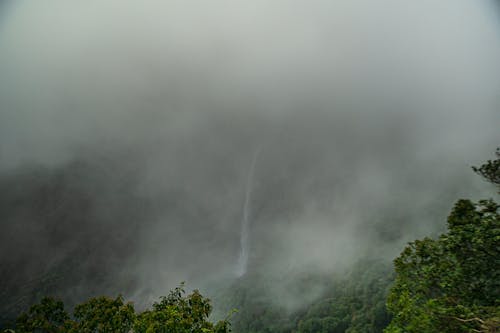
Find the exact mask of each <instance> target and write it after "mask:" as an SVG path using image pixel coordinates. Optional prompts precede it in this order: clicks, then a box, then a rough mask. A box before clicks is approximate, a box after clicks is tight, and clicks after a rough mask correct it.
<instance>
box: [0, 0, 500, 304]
mask: <svg viewBox="0 0 500 333" xmlns="http://www.w3.org/2000/svg"><path fill="white" fill-rule="evenodd" d="M496 5H497V3H495V2H494V1H466V0H447V1H439V2H436V1H430V0H428V1H427V0H426V1H423V0H420V1H412V2H410V1H396V0H387V1H382V2H372V1H368V0H366V1H362V0H356V1H307V2H306V1H273V2H272V3H270V2H268V1H222V0H217V1H211V2H203V1H185V0H184V1H153V0H146V1H140V2H132V1H117V0H105V1H82V2H76V1H65V0H59V1H56V0H50V1H43V2H42V1H15V2H14V1H11V2H9V1H7V2H5V1H4V2H3V3H2V4H0V11H1V13H0V181H1V184H2V188H3V189H2V192H3V193H2V194H1V206H0V215H1V218H2V219H1V222H0V223H1V224H2V226H1V227H2V230H3V232H2V233H1V234H2V236H0V240H1V241H0V247H1V252H0V255H1V257H0V259H1V263H2V266H3V267H2V274H3V279H4V280H6V279H7V280H8V281H10V282H9V283H6V284H4V285H6V286H8V287H6V288H8V290H7V289H6V290H3V291H2V295H11V294H13V295H14V294H15V295H17V294H16V291H13V290H14V289H13V288H12V286H13V285H16V283H19V281H20V280H21V281H23V282H22V283H23V285H29V286H31V285H32V284H34V285H33V286H32V287H28V289H29V288H33V289H36V288H37V283H36V282H30V281H32V280H33V279H35V280H36V279H37V277H46V276H48V275H49V276H52V275H51V274H52V273H53V272H64V271H66V270H67V271H70V272H71V271H72V272H73V273H68V276H71V278H67V279H65V280H64V279H63V280H64V281H63V282H61V283H60V284H59V285H58V286H57V287H54V286H52V287H47V288H48V289H49V290H51V291H52V292H55V293H58V294H60V295H62V296H64V297H68V298H73V299H80V298H82V297H84V296H87V295H89V294H93V293H115V292H121V293H125V295H127V296H130V297H136V298H138V297H139V298H148V297H152V296H157V295H161V294H164V293H165V292H166V290H168V289H169V288H172V287H174V286H175V285H177V284H178V283H179V282H180V281H187V282H188V285H189V286H190V287H201V288H206V289H210V288H211V287H210V286H213V285H214V284H217V281H219V282H220V281H227V280H231V279H236V278H237V275H238V273H237V272H238V271H241V269H240V268H238V265H240V263H239V258H240V250H241V248H242V244H241V243H240V237H241V234H242V231H241V227H242V226H243V225H244V223H242V219H244V218H246V219H247V221H246V222H245V223H247V227H248V234H247V236H246V237H248V239H247V240H246V241H245V242H247V243H248V244H247V243H245V244H247V245H245V246H247V247H248V260H247V262H248V267H247V268H246V269H245V270H244V271H245V272H246V274H248V275H252V274H261V275H266V276H272V277H277V278H279V277H281V276H291V275H293V274H299V273H302V272H316V273H318V274H328V273H331V272H335V271H338V270H342V269H344V268H345V267H348V266H349V265H350V264H352V263H353V262H355V261H356V260H359V259H360V258H365V257H367V256H370V257H377V258H385V259H387V260H390V259H391V258H392V257H394V256H395V255H397V254H398V253H399V251H401V249H402V245H403V244H405V242H407V241H410V240H413V239H415V238H417V237H423V236H426V235H435V234H436V233H438V232H440V231H442V230H443V229H444V227H445V217H446V215H447V212H448V211H449V209H450V207H451V206H452V205H453V202H454V201H455V200H456V199H458V198H460V197H474V198H476V197H484V196H486V197H487V196H489V195H490V194H489V193H490V192H491V191H490V190H489V188H488V186H487V185H486V184H484V183H482V181H481V180H480V179H479V178H478V177H477V176H475V175H474V174H473V173H472V172H471V170H470V167H471V166H472V165H477V164H480V163H481V162H482V161H484V160H485V159H487V158H489V157H490V156H491V153H492V152H493V151H494V150H495V148H496V147H497V146H498V144H499V136H498V124H499V123H500V119H499V109H500V97H499V96H500V61H498V59H500V29H499V28H500V27H499V23H500V20H499V16H498V10H497V9H498V8H495V6H496ZM256 151H259V157H258V159H256V160H255V154H256V153H255V152H256ZM253 161H254V162H253ZM253 163H255V165H254V166H253V167H252V164H253ZM251 169H254V170H251ZM250 173H251V174H252V177H249V176H248V175H249V174H250ZM250 178H251V184H248V179H250ZM249 186H251V189H252V190H251V191H249V190H248V187H249ZM249 195H250V197H249ZM245 209H249V211H247V212H245ZM245 214H246V217H245ZM75 272H78V274H76V273H75ZM71 274H73V275H71ZM74 275H76V276H74ZM101 275H102V277H101ZM12 276H16V281H11V280H12ZM9 279H10V280H9ZM23 279H24V280H23ZM56 280H57V279H56ZM57 281H59V280H57ZM117 281H119V282H117ZM30 283H31V284H30ZM51 288H52V289H51ZM54 290H55V291H54Z"/></svg>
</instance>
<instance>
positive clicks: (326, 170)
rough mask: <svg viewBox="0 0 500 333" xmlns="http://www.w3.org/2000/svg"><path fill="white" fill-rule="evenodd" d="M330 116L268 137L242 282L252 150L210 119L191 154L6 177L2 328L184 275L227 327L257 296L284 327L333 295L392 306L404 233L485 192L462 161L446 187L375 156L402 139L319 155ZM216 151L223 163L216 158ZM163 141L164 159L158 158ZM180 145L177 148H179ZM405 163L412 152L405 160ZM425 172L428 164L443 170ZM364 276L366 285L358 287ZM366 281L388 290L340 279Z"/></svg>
mask: <svg viewBox="0 0 500 333" xmlns="http://www.w3.org/2000/svg"><path fill="white" fill-rule="evenodd" d="M323 120H324V122H323V123H322V124H318V126H317V127H316V130H315V131H314V133H312V132H308V133H307V135H308V137H306V138H305V139H304V137H305V135H306V133H302V132H301V130H302V129H301V127H302V126H303V125H307V123H305V122H302V123H301V124H300V126H296V127H295V128H293V127H290V128H292V129H293V135H291V134H290V133H287V134H283V136H282V137H275V134H274V133H272V134H269V136H268V138H267V140H266V143H267V145H266V146H265V149H262V148H261V149H262V151H261V153H260V154H259V158H258V160H257V161H256V164H255V171H254V172H255V175H254V179H253V182H254V184H252V186H253V190H252V193H251V198H249V201H250V202H251V206H250V208H249V210H250V211H249V221H250V226H249V233H250V234H249V235H248V237H249V252H250V255H249V260H248V268H247V273H246V275H245V276H243V277H238V272H237V270H238V257H239V254H240V251H241V244H240V239H241V230H240V228H241V224H240V222H241V219H242V214H243V208H244V207H243V205H244V201H245V195H246V193H245V192H246V189H245V187H246V186H248V184H247V174H248V171H249V170H248V169H249V167H250V164H251V163H252V159H253V155H254V150H253V147H255V144H254V143H253V142H251V143H247V142H245V141H244V140H243V139H242V142H241V143H240V144H239V145H237V146H236V147H233V146H231V145H224V143H227V142H230V141H231V140H234V137H233V135H234V133H233V129H231V130H230V131H229V133H227V132H225V131H224V127H223V126H222V125H219V124H217V126H215V125H214V127H215V128H218V126H221V128H222V130H218V131H215V130H213V129H210V130H209V129H206V128H205V129H203V130H200V131H196V132H194V133H193V134H191V133H190V135H191V137H189V138H186V139H185V140H186V141H187V142H192V143H191V145H192V148H191V149H192V150H189V149H186V144H185V143H184V142H181V143H179V142H166V143H163V142H151V143H148V144H146V143H144V145H140V146H139V147H140V148H137V149H134V148H130V147H129V148H128V149H126V150H125V149H122V148H116V149H109V148H108V150H107V151H105V150H104V149H103V150H102V151H89V150H85V149H83V148H82V149H81V150H80V153H79V154H80V156H81V157H80V158H79V159H75V160H74V161H69V162H67V163H65V164H62V165H60V166H58V167H55V168H54V167H47V166H43V165H31V166H23V167H20V168H17V169H15V170H9V171H5V172H3V173H2V177H1V180H0V183H1V187H2V188H3V189H4V191H3V192H2V194H1V202H2V209H1V214H2V215H1V218H2V221H4V226H3V229H2V230H3V232H2V233H1V242H0V244H1V246H2V251H1V254H2V267H1V268H2V271H1V278H2V286H3V288H2V295H3V297H4V299H5V300H6V302H5V303H3V307H2V309H1V311H0V312H1V313H2V320H3V321H4V322H5V323H6V322H8V321H9V320H12V319H13V318H15V316H16V315H17V314H19V313H20V312H21V311H23V310H24V309H26V307H27V306H29V305H30V304H32V303H33V302H35V301H36V300H38V299H39V298H40V297H41V296H43V295H53V296H57V297H61V298H62V299H64V300H65V302H66V303H68V304H76V303H78V302H80V301H81V300H83V299H86V298H88V297H90V296H96V295H103V294H104V295H115V294H119V293H122V294H124V295H125V296H127V297H131V298H135V299H139V301H138V302H137V303H136V304H137V305H138V306H139V307H140V306H141V304H143V305H142V306H146V305H147V304H148V303H149V302H150V300H152V299H153V298H154V297H156V296H157V295H158V294H159V293H162V292H165V290H168V289H169V288H172V286H175V285H176V284H177V283H178V282H179V281H188V282H189V284H190V285H195V286H200V287H201V288H202V289H203V290H206V292H207V293H208V295H210V297H211V298H213V299H214V305H215V310H216V312H215V315H220V316H221V317H223V315H224V314H226V313H227V312H228V311H230V310H231V309H232V308H237V309H239V312H238V313H237V314H235V315H234V325H235V326H234V327H235V328H237V327H240V328H241V329H242V331H246V330H247V329H250V327H251V325H250V324H248V323H246V324H245V320H248V319H245V311H246V309H252V308H254V307H255V306H257V305H256V304H259V302H265V303H267V304H268V305H269V311H271V313H273V312H272V311H278V315H279V318H281V319H280V320H281V322H289V323H290V325H292V324H293V323H294V322H295V324H297V323H298V321H299V319H298V318H305V317H306V316H307V309H308V307H309V306H312V307H314V306H315V304H317V303H318V302H319V303H321V302H323V300H328V299H337V297H338V298H342V299H348V301H346V302H347V303H348V304H350V303H354V300H352V299H353V298H359V299H361V300H360V301H358V303H357V304H358V305H357V306H358V307H359V308H358V310H356V311H357V312H360V311H361V312H363V313H365V312H364V311H365V310H360V309H364V305H363V302H365V301H366V300H370V298H369V297H376V298H375V299H374V300H373V301H369V302H373V303H376V304H379V306H380V304H385V292H384V290H386V289H387V286H388V285H389V283H390V276H391V272H390V271H391V270H390V267H389V266H390V260H391V259H392V257H393V256H395V255H396V254H397V253H398V252H399V251H400V249H401V246H402V245H403V244H404V243H405V242H406V241H409V240H411V239H412V237H415V236H416V235H417V236H418V235H426V234H429V233H431V234H433V233H436V232H438V231H440V230H442V228H443V223H442V222H443V221H444V219H445V216H446V214H447V211H448V210H449V207H450V205H451V203H452V202H453V200H455V199H456V198H458V197H460V196H461V195H462V193H464V192H465V191H467V188H470V187H471V186H472V187H474V186H476V187H477V188H478V189H479V188H482V184H481V182H480V181H478V182H475V180H476V177H474V175H471V177H469V174H472V173H471V172H470V170H469V167H468V166H467V165H464V166H462V167H461V168H457V170H455V171H454V172H450V171H451V170H450V169H446V172H444V171H445V170H444V169H443V171H442V173H439V175H435V176H434V177H439V181H441V182H443V183H444V184H449V185H448V186H444V185H443V186H442V187H441V188H439V189H436V188H434V184H435V182H436V179H432V177H433V176H432V175H429V174H421V173H420V168H417V167H416V166H415V167H412V168H409V169H403V168H401V167H400V165H401V164H402V163H406V162H407V161H401V160H399V159H400V158H402V156H403V155H404V154H403V153H402V155H399V156H398V158H396V159H395V158H394V156H393V155H391V154H389V152H387V153H386V154H384V153H383V148H384V147H385V146H386V145H387V144H388V141H390V140H393V139H392V136H393V135H397V133H398V132H395V133H392V132H390V131H385V130H384V131H381V132H380V133H377V134H378V136H377V140H378V142H377V141H375V140H372V141H371V144H370V145H366V147H365V146H364V145H363V144H361V142H360V143H359V146H357V147H356V148H355V149H354V151H356V152H357V153H353V151H351V148H352V146H350V147H349V149H347V150H346V149H345V148H344V149H343V150H342V148H343V147H342V146H338V148H337V149H333V148H332V147H331V146H333V144H332V145H330V144H324V145H323V146H322V145H320V142H330V141H328V140H327V138H328V137H332V136H335V135H334V134H332V133H330V129H331V127H332V126H335V125H334V124H333V123H331V124H325V122H326V121H327V118H326V120H325V119H323ZM247 124H248V122H247V123H246V125H247ZM309 125H310V126H312V124H309ZM256 127H258V126H256ZM290 131H291V130H290ZM206 135H210V138H211V140H212V141H209V140H206ZM346 136H347V137H345V138H344V139H345V140H351V144H352V145H355V144H356V140H359V141H365V140H364V139H362V138H360V137H362V136H363V134H362V133H361V134H360V133H358V132H355V131H353V132H352V134H347V135H346ZM349 136H351V137H349ZM261 138H262V136H261ZM331 141H332V142H334V141H335V139H333V138H332V139H331ZM178 145H179V146H178ZM214 146H216V147H217V149H218V151H219V155H217V154H215V153H211V152H212V151H216V149H215V148H214ZM244 146H247V147H248V148H247V149H245V150H244V151H240V150H239V148H241V147H244ZM143 147H147V148H146V149H144V148H143ZM158 147H162V148H163V151H164V153H163V154H158V155H156V156H153V155H151V154H150V150H154V151H158V152H159V151H160V150H159V148H158ZM234 148H238V150H234ZM184 149H185V150H184ZM179 150H182V154H181V153H178V154H175V155H173V154H172V151H174V152H177V151H179ZM224 150H226V151H225V152H223V153H221V152H222V151H224ZM374 150H376V151H378V152H379V153H378V154H377V155H376V156H374V155H373V153H372V151H374ZM170 154H172V155H170ZM145 155H146V156H149V157H147V158H145V157H144V156H145ZM172 156H175V157H176V158H172ZM304 156H308V158H307V159H306V160H304V159H303V157H304ZM406 158H407V159H408V160H410V159H411V158H412V156H411V153H410V152H409V156H408V157H406ZM414 163H422V162H419V161H415V162H414ZM434 163H435V162H433V163H431V164H432V165H433V166H432V167H428V170H436V169H435V168H434ZM354 165H356V166H358V167H357V168H354V167H351V166H354ZM433 168H434V169H433ZM460 169H462V170H460ZM330 170H338V171H336V172H335V173H330ZM462 171H464V173H463V174H462ZM398 177H399V179H398ZM444 177H448V178H447V179H448V180H446V178H444ZM391 179H392V180H391ZM186 180H189V181H186ZM365 182H367V184H369V187H365V185H364V184H365ZM391 184H392V185H391ZM403 184H405V185H404V186H403ZM379 193H380V194H381V195H379ZM478 193H479V192H478ZM409 197H411V198H412V200H409ZM363 260H368V261H366V262H365V264H363V263H364V261H363ZM372 261H373V262H374V263H373V264H366V263H370V262H372ZM360 262H361V263H360ZM379 266H380V267H379ZM355 267H357V268H355ZM369 267H374V268H369ZM384 267H386V268H385V269H384ZM353 269H356V271H357V272H358V273H352V270H353ZM360 270H361V271H363V270H366V272H364V273H363V272H362V273H359V272H360ZM379 270H382V272H383V274H380V273H377V272H378V271H379ZM372 271H373V273H371V272H372ZM349 272H351V273H349ZM349 274H350V275H349ZM384 274H385V275H384ZM372 275H373V276H374V277H371V276H372ZM346 276H354V277H346ZM364 276H365V277H364ZM358 279H360V280H361V279H363V281H364V282H359V285H358V284H357V282H358V281H357V280H358ZM379 279H382V281H384V282H378V281H379ZM373 283H375V284H376V285H377V284H378V285H380V286H381V287H380V288H378V289H376V290H374V291H373V292H374V293H375V295H376V296H369V297H368V296H365V294H366V292H364V291H361V292H359V291H352V292H351V293H350V294H346V292H345V290H343V289H345V288H344V287H343V284H352V286H351V287H349V288H350V289H352V290H356V289H359V288H361V289H362V288H373V287H370V285H371V284H373ZM367 297H368V298H367ZM259 299H260V301H259ZM359 302H361V303H359ZM261 305H262V304H261ZM261 305H259V306H261ZM370 309H372V308H370ZM370 311H371V310H370ZM249 313H251V311H250V312H249ZM346 313H349V314H352V313H351V310H349V311H347V312H346ZM293 316H295V317H296V318H297V319H295V321H294V319H293ZM386 316H387V314H386V313H385V312H384V311H382V313H381V314H379V319H370V320H381V321H382V322H383V323H386V320H387V317H386ZM349 318H350V317H349ZM380 318H381V319H380ZM346 320H347V319H346ZM265 322H266V321H264V323H265ZM348 322H349V325H350V319H349V321H348ZM255 323H257V322H255ZM363 324H364V323H363ZM238 325H240V326H238ZM245 325H246V326H245ZM249 325H250V326H249ZM346 325H347V321H346ZM245 327H246V328H245ZM380 327H382V326H380ZM249 331H251V329H250V330H249Z"/></svg>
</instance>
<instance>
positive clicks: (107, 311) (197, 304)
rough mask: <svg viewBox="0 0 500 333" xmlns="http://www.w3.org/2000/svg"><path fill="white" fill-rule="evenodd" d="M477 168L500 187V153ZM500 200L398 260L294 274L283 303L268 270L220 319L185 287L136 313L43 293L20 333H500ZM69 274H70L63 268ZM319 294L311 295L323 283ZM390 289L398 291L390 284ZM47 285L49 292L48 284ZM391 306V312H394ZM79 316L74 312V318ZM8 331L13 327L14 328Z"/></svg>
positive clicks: (463, 206)
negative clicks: (70, 304) (67, 305)
mask: <svg viewBox="0 0 500 333" xmlns="http://www.w3.org/2000/svg"><path fill="white" fill-rule="evenodd" d="M474 171H476V173H478V174H480V175H481V176H483V177H484V178H485V179H486V180H487V181H489V182H491V183H493V184H495V185H496V186H497V187H498V189H500V181H499V177H500V152H499V151H497V159H496V160H493V161H491V160H490V161H488V162H487V163H485V164H483V165H482V166H481V167H478V168H476V167H474ZM499 207H500V206H499V205H498V204H497V203H496V202H495V201H493V200H492V199H489V200H482V201H479V202H478V203H473V202H471V201H470V200H465V199H463V200H459V201H458V202H457V203H456V204H455V207H454V208H453V210H452V212H451V213H450V215H449V217H448V224H447V227H448V230H447V232H446V233H444V234H442V235H441V236H440V237H439V238H437V239H432V238H424V239H423V240H416V241H414V242H411V243H410V244H409V245H408V246H407V247H406V248H405V249H404V250H403V252H402V253H401V255H400V256H399V257H398V258H396V259H395V260H394V268H395V274H394V273H393V267H392V266H389V265H387V263H386V262H384V261H380V260H379V261H377V260H364V261H360V262H358V263H357V264H355V265H353V266H352V267H351V268H350V269H349V270H348V271H346V272H344V273H342V274H336V275H331V276H325V275H316V274H314V273H313V272H311V273H303V274H302V276H300V277H299V278H298V279H297V277H295V279H294V283H293V286H294V288H295V289H287V290H286V294H283V295H281V297H283V298H287V297H290V295H292V294H294V295H293V296H291V297H290V299H295V300H297V299H302V300H303V302H302V303H300V302H299V303H295V304H290V302H287V301H284V302H283V301H282V300H276V299H273V297H276V294H273V293H272V290H271V289H268V286H276V285H278V284H280V283H281V284H284V285H286V284H287V283H288V282H289V281H287V280H288V279H289V277H288V276H286V275H284V276H282V277H281V280H280V281H276V280H274V281H273V280H271V279H270V278H269V277H266V276H255V275H246V276H244V277H242V278H240V279H238V280H236V281H234V282H232V284H231V285H229V286H226V287H225V288H224V289H222V290H219V293H218V294H217V296H216V298H215V300H216V302H218V303H219V310H218V311H219V313H218V314H215V317H222V320H221V321H219V322H218V323H217V324H212V323H211V322H210V321H208V318H209V315H210V313H211V312H212V305H211V304H210V300H208V299H207V298H204V297H203V296H201V295H200V294H199V292H198V291H196V290H195V291H194V292H193V293H192V294H190V295H189V296H186V297H185V296H184V293H185V291H184V289H183V286H182V285H181V287H178V288H176V289H175V290H173V291H171V292H170V294H169V296H167V297H164V298H162V299H161V301H160V302H157V303H154V304H153V307H152V309H151V310H146V311H144V312H140V313H137V314H136V312H135V310H134V307H133V305H132V303H124V301H123V297H121V296H119V297H118V298H116V299H112V298H106V297H97V298H93V299H90V300H89V301H87V302H86V303H83V304H80V305H77V306H76V307H75V310H74V313H73V316H72V317H70V315H69V314H68V313H67V312H66V310H65V309H64V304H63V303H62V302H61V301H58V300H55V299H51V298H43V299H42V300H41V302H40V303H39V304H36V305H33V306H31V307H30V309H29V311H28V312H26V313H23V314H21V315H20V316H19V317H18V318H17V320H16V323H15V329H16V332H18V333H30V332H129V331H130V330H131V329H132V330H133V331H134V332H204V333H209V332H219V333H221V332H227V331H230V330H231V329H232V330H233V331H235V332H249V333H258V332H265V333H273V332H282V333H285V332H301V333H315V332H320V333H342V332H346V333H354V332H360V333H361V332H363V333H376V332H382V331H383V332H385V333H397V332H409V333H413V332H414V333H418V332H429V333H432V332H436V333H438V332H450V333H451V332H464V333H467V332H485V333H486V332H496V331H497V330H498V328H499V327H500V306H499V300H500V284H499V281H500V276H499V274H500V259H499V258H500V251H499V246H498V244H499V242H500V219H499V213H498V211H499ZM59 274H63V273H59ZM318 287H319V288H320V289H319V290H321V292H320V294H319V295H318V296H316V297H312V298H308V295H309V294H310V293H314V290H315V289H316V288H318ZM389 289H390V290H389ZM40 291H43V290H40ZM386 305H387V309H386ZM72 318H73V319H72ZM7 331H9V330H6V331H5V332H7Z"/></svg>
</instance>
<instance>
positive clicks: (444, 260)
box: [384, 151, 500, 333]
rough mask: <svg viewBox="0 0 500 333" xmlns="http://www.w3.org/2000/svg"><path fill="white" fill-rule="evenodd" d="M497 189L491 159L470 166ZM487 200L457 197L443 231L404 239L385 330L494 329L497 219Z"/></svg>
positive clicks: (498, 310) (498, 312)
mask: <svg viewBox="0 0 500 333" xmlns="http://www.w3.org/2000/svg"><path fill="white" fill-rule="evenodd" d="M473 169H474V171H476V172H477V173H478V174H480V175H481V176H483V177H484V178H485V179H486V180H488V181H489V182H491V183H493V184H495V185H496V186H499V187H500V151H497V159H496V160H494V161H488V162H487V163H486V164H484V165H482V166H481V167H479V168H473ZM499 207H500V206H499V205H498V203H496V202H494V201H493V200H482V201H479V202H478V203H474V202H472V201H470V200H459V201H458V202H457V203H456V204H455V207H454V209H453V211H452V212H451V214H450V216H449V217H448V232H447V233H445V234H443V235H441V236H440V237H439V238H438V239H437V240H434V239H430V238H425V239H423V240H417V241H415V242H413V243H410V244H409V245H408V246H407V247H406V248H405V249H404V251H403V252H402V253H401V255H400V256H399V257H398V258H397V259H396V260H395V261H394V264H395V269H396V281H395V284H394V286H393V288H392V290H391V293H390V294H389V298H388V307H389V309H390V311H391V312H392V313H393V314H394V319H393V320H392V322H391V324H390V325H389V327H387V329H386V330H385V331H384V332H386V333H398V332H409V333H411V332H429V333H432V332H436V333H437V332H443V333H444V332H454V333H459V332H497V331H498V329H499V328H500V248H499V245H500V219H499V214H498V210H499Z"/></svg>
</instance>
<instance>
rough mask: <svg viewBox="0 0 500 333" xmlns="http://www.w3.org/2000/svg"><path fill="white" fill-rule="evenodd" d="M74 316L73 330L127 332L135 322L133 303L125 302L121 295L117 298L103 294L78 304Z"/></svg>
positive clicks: (93, 332) (91, 332)
mask: <svg viewBox="0 0 500 333" xmlns="http://www.w3.org/2000/svg"><path fill="white" fill-rule="evenodd" d="M74 317H75V322H74V323H73V328H72V331H73V332H82V333H97V332H114V333H126V332H129V330H130V328H131V327H132V325H133V323H134V320H135V311H134V306H133V305H132V304H131V303H127V304H124V303H123V297H121V296H118V297H117V298H116V299H113V298H108V297H104V296H101V297H95V298H91V299H90V300H88V301H87V302H85V303H83V304H79V305H77V306H76V307H75V312H74Z"/></svg>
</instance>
